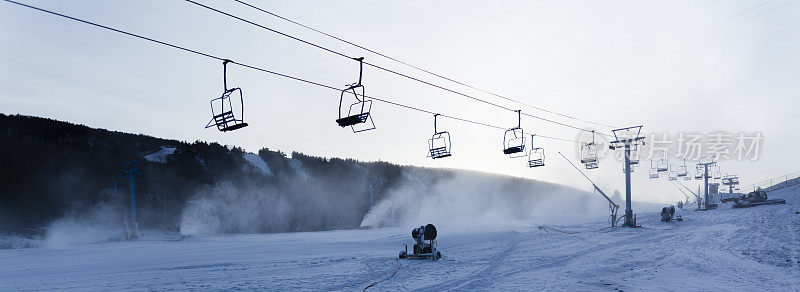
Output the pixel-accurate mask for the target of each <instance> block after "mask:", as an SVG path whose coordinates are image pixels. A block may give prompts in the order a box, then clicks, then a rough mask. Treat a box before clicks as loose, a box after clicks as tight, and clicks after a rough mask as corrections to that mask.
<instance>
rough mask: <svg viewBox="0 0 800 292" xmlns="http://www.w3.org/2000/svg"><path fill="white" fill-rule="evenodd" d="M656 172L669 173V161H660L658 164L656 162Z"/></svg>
mask: <svg viewBox="0 0 800 292" xmlns="http://www.w3.org/2000/svg"><path fill="white" fill-rule="evenodd" d="M656 170H658V172H667V171H669V161H667V159H666V158H664V159H660V160H658V162H656Z"/></svg>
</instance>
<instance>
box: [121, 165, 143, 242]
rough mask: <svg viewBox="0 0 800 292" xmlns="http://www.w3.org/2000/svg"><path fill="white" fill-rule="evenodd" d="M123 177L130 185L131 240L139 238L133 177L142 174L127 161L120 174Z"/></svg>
mask: <svg viewBox="0 0 800 292" xmlns="http://www.w3.org/2000/svg"><path fill="white" fill-rule="evenodd" d="M122 174H123V175H127V176H128V181H129V182H130V184H131V234H130V236H131V238H139V223H136V181H135V179H134V177H135V176H137V175H141V174H142V172H141V171H139V166H138V164H137V162H136V160H134V161H128V162H126V163H125V167H124V171H123V172H122Z"/></svg>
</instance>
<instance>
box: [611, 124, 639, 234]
mask: <svg viewBox="0 0 800 292" xmlns="http://www.w3.org/2000/svg"><path fill="white" fill-rule="evenodd" d="M611 132H612V133H614V138H616V140H615V141H612V142H611V145H610V146H609V148H610V149H611V150H616V149H617V148H621V147H622V148H624V150H625V223H624V225H623V226H625V227H636V223H635V222H634V220H633V210H632V209H631V147H638V145H644V137H642V136H640V133H641V132H642V126H633V127H627V128H621V129H616V130H612V131H611Z"/></svg>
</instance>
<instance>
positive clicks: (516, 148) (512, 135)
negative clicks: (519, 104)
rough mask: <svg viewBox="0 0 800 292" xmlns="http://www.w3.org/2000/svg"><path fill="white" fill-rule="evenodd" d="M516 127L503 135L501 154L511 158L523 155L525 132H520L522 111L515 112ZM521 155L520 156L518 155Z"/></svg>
mask: <svg viewBox="0 0 800 292" xmlns="http://www.w3.org/2000/svg"><path fill="white" fill-rule="evenodd" d="M516 112H517V117H518V119H517V126H516V127H514V128H511V129H508V130H506V132H505V133H504V134H503V154H506V155H508V156H510V157H512V158H515V157H522V156H524V155H525V131H523V130H522V127H521V125H522V111H520V110H517V111H516ZM520 154H522V155H520Z"/></svg>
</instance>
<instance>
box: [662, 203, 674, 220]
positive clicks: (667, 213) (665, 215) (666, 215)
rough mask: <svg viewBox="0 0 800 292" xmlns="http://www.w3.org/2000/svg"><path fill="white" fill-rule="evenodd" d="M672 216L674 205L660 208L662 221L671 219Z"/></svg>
mask: <svg viewBox="0 0 800 292" xmlns="http://www.w3.org/2000/svg"><path fill="white" fill-rule="evenodd" d="M672 216H675V206H667V207H664V208H661V221H662V222H669V221H672Z"/></svg>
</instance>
